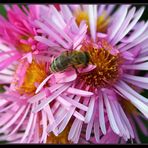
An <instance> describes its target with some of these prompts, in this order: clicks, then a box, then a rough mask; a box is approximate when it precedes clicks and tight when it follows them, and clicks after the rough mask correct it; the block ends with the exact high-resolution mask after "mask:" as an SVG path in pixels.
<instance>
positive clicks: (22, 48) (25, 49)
mask: <svg viewBox="0 0 148 148" xmlns="http://www.w3.org/2000/svg"><path fill="white" fill-rule="evenodd" d="M18 49H19V50H20V51H22V52H25V53H26V52H30V51H31V47H30V45H26V44H22V43H20V44H19V47H18Z"/></svg>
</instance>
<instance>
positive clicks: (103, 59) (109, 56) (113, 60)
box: [79, 40, 122, 88]
mask: <svg viewBox="0 0 148 148" xmlns="http://www.w3.org/2000/svg"><path fill="white" fill-rule="evenodd" d="M100 43H101V46H100V47H99V48H96V47H94V46H93V45H91V44H90V45H89V44H87V45H86V46H83V47H82V49H83V48H84V49H85V50H86V51H87V52H88V54H89V58H90V59H89V64H93V65H96V68H95V69H93V70H91V71H90V72H86V73H80V74H79V80H80V81H83V82H85V84H87V85H90V86H91V87H93V88H96V87H97V88H98V87H99V88H102V87H108V86H110V85H112V84H113V83H115V82H116V81H117V80H118V78H119V76H120V65H121V63H122V61H121V58H120V55H119V53H116V54H113V53H112V52H111V51H112V49H113V47H112V46H111V45H110V44H108V42H107V41H106V40H101V41H100Z"/></svg>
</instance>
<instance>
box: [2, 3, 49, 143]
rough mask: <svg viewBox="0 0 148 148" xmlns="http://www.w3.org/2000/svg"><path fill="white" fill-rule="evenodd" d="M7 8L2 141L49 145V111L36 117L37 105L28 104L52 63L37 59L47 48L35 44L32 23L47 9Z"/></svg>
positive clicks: (3, 45) (3, 20)
mask: <svg viewBox="0 0 148 148" xmlns="http://www.w3.org/2000/svg"><path fill="white" fill-rule="evenodd" d="M5 8H6V11H7V14H8V19H5V18H3V17H2V16H1V17H0V26H1V27H0V84H1V85H3V87H4V89H5V91H4V92H3V93H1V94H0V120H1V121H0V127H1V128H0V133H2V134H3V136H0V139H1V140H2V139H3V138H5V140H7V141H10V142H14V143H16V142H19V143H20V142H21V143H22V142H23V143H24V142H26V143H30V142H36V143H41V142H43V141H44V142H46V138H47V134H45V129H44V130H43V129H42V126H43V125H44V123H43V121H42V120H43V119H44V121H45V120H47V118H49V117H47V116H46V112H45V110H44V111H43V112H40V113H37V114H34V113H32V112H31V111H32V110H33V109H34V107H35V106H36V105H37V104H36V103H34V104H30V103H29V102H28V100H29V98H30V97H32V96H33V95H34V92H35V90H36V87H37V86H38V85H39V84H40V83H41V82H42V81H43V80H44V79H45V78H46V76H47V75H48V71H47V69H48V67H49V66H48V63H47V62H46V63H45V62H44V61H40V59H41V57H38V59H36V58H35V55H36V54H38V52H39V50H43V51H44V49H45V47H46V46H44V45H43V46H42V44H40V43H38V42H37V41H35V40H34V36H35V35H37V34H38V33H37V32H36V30H35V27H34V25H33V23H32V21H33V20H34V19H37V18H38V19H39V17H40V15H42V14H44V13H45V11H46V6H42V5H29V6H28V9H27V8H25V7H23V6H22V9H23V10H22V9H20V8H19V7H18V6H17V5H13V6H12V7H10V6H5ZM41 10H42V11H41ZM24 11H25V12H24ZM18 14H19V15H18ZM48 60H49V61H50V58H48ZM46 67H47V68H46ZM46 110H49V109H46Z"/></svg>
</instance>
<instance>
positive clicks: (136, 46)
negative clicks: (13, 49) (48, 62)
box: [29, 5, 148, 143]
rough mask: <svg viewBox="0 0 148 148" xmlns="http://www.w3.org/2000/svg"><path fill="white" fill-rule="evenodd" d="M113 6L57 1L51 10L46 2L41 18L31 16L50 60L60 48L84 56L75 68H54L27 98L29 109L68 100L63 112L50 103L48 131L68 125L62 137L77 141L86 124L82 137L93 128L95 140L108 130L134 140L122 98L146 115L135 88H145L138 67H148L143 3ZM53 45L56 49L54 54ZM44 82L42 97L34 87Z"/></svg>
mask: <svg viewBox="0 0 148 148" xmlns="http://www.w3.org/2000/svg"><path fill="white" fill-rule="evenodd" d="M114 8H115V6H114V5H100V6H97V5H82V6H81V5H74V6H67V5H60V10H59V11H57V10H56V9H55V8H54V6H50V8H49V9H50V13H49V14H48V15H46V16H43V17H42V18H43V21H39V20H36V21H35V24H36V25H37V26H38V28H39V29H40V31H41V32H42V35H40V36H36V37H35V39H36V40H37V41H39V42H42V43H44V44H46V45H48V46H49V52H50V53H52V54H53V59H54V58H56V57H58V56H60V55H61V52H62V51H65V50H66V51H75V50H80V51H86V52H87V53H88V55H89V63H88V66H87V67H80V68H77V72H76V71H75V70H74V69H73V68H72V69H70V70H69V69H67V70H65V71H64V72H59V73H58V72H57V73H52V71H51V74H50V75H49V76H48V77H47V78H46V79H45V80H44V81H43V82H42V83H41V84H40V85H39V87H38V88H37V90H36V93H38V94H37V95H36V96H34V97H33V98H31V99H30V100H29V101H30V102H31V103H35V102H36V103H37V104H38V106H37V107H36V108H35V109H34V112H38V111H40V110H42V109H43V108H44V107H47V106H50V107H51V108H52V107H53V104H55V103H57V102H58V103H59V102H60V103H61V102H62V101H63V102H62V105H63V104H64V106H65V107H66V106H68V105H69V111H68V112H67V111H63V110H61V109H60V107H59V106H60V105H57V106H56V114H57V116H54V114H55V112H50V114H52V116H53V117H54V118H53V120H52V121H51V120H50V121H49V122H50V123H49V124H48V127H47V131H48V132H49V133H50V132H54V131H55V130H57V134H58V135H59V134H60V133H62V132H63V130H64V129H65V128H66V127H67V125H68V124H71V128H70V130H69V133H68V140H69V141H72V142H74V143H77V142H79V137H80V135H81V131H82V130H83V127H84V129H85V125H86V131H85V132H86V134H85V138H86V140H89V139H90V138H91V133H92V132H94V136H95V140H96V141H97V142H99V139H100V135H101V134H99V133H102V134H103V135H105V134H108V133H107V132H108V129H110V131H113V133H115V134H116V135H118V136H119V137H123V139H124V140H125V141H127V140H128V139H130V138H132V139H134V138H135V134H134V132H133V127H132V123H130V121H129V120H130V119H129V117H128V114H125V108H126V107H125V108H124V107H123V105H122V103H121V102H123V100H127V101H129V102H130V103H131V104H133V105H134V106H135V108H136V109H137V110H139V111H140V112H141V113H142V114H143V115H144V116H145V117H146V119H147V118H148V106H147V103H148V100H147V98H145V97H144V96H142V95H141V94H140V93H138V92H137V90H136V89H137V87H139V88H142V89H147V78H146V77H142V76H138V74H139V71H140V70H148V68H147V46H148V44H147V40H148V35H147V33H148V23H147V22H144V21H139V19H140V17H141V16H142V14H143V12H144V7H142V8H140V9H138V10H136V8H135V7H131V6H130V5H122V6H120V7H118V9H117V10H116V11H114V12H113V10H114ZM138 21H139V22H138ZM87 27H88V28H87ZM79 28H81V29H80V30H81V31H80V30H79ZM82 30H83V31H82ZM49 39H50V40H49ZM55 47H56V48H55ZM55 50H57V51H59V53H58V54H54V51H55ZM46 82H49V84H50V86H47V85H45V84H46ZM44 85H45V86H46V88H48V90H50V92H49V94H48V96H47V97H45V95H43V94H45V92H44V93H43V92H40V90H42V89H43V88H44V87H45V86H44ZM51 88H54V89H55V90H56V91H55V92H53V91H51ZM42 95H43V96H42ZM40 96H42V97H40ZM60 100H61V101H60ZM64 101H66V102H64Z"/></svg>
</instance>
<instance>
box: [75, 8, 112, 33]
mask: <svg viewBox="0 0 148 148" xmlns="http://www.w3.org/2000/svg"><path fill="white" fill-rule="evenodd" d="M75 16H76V22H77V24H78V25H80V23H81V21H82V20H85V21H86V24H87V25H88V31H90V25H89V15H88V13H87V12H86V11H80V10H79V11H76V13H75ZM109 21H110V19H109V17H107V15H106V13H105V12H103V13H102V15H101V16H99V17H98V18H97V23H96V29H97V32H102V33H106V31H107V26H108V24H109Z"/></svg>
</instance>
